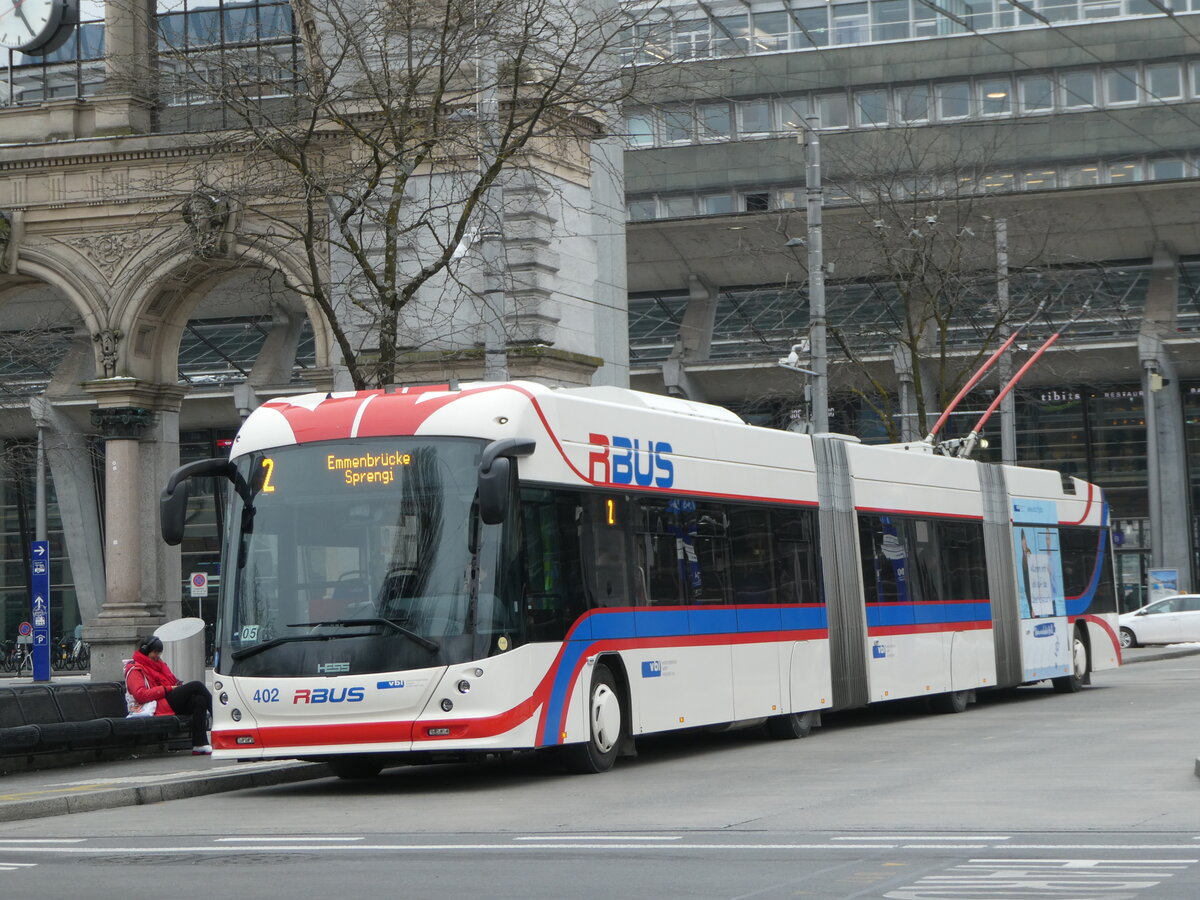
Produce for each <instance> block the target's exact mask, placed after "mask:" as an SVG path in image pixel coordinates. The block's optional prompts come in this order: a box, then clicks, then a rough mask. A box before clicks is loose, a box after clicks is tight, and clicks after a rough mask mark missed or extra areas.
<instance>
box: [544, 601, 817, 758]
mask: <svg viewBox="0 0 1200 900" xmlns="http://www.w3.org/2000/svg"><path fill="white" fill-rule="evenodd" d="M826 627H828V617H827V615H826V611H825V607H824V606H806V607H800V606H779V607H763V608H758V607H729V606H718V607H713V608H712V609H705V608H703V607H695V606H692V607H661V608H658V609H655V608H653V607H646V608H639V609H620V610H613V611H611V612H609V611H604V610H597V611H595V612H593V613H592V614H591V615H589V616H585V617H584V618H583V619H581V620H580V621H579V622H577V623H576V624H575V627H574V628H573V629H572V630H571V633H570V635H568V637H567V640H566V642H565V644H564V646H563V651H562V656H561V657H560V658H559V660H558V667H557V669H556V671H555V673H554V681H553V684H552V685H551V688H550V696H549V698H548V700H547V703H546V705H547V711H546V723H547V726H548V729H549V728H553V729H557V727H558V722H560V721H561V720H562V712H563V707H564V706H565V705H566V702H567V697H568V696H569V694H570V691H571V685H572V676H573V675H574V672H575V668H576V665H577V664H578V663H579V659H580V657H581V656H583V655H584V654H585V653H586V652H587V651H588V650H589V648H591V646H592V645H593V644H594V643H595V642H596V641H600V640H614V639H615V640H620V639H622V638H626V639H628V638H637V637H664V638H669V637H686V636H690V635H714V634H764V635H767V634H770V633H772V632H776V631H779V630H781V629H782V628H786V629H787V630H789V631H804V630H824V629H825V628H826ZM544 739H545V741H546V742H547V743H550V744H557V743H559V742H560V741H561V736H560V735H559V734H557V731H556V730H555V731H549V730H547V733H546V734H545V738H544Z"/></svg>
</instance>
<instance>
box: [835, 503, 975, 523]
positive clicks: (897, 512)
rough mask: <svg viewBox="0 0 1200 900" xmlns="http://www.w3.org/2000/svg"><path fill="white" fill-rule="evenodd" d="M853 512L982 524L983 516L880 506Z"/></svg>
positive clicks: (860, 507)
mask: <svg viewBox="0 0 1200 900" xmlns="http://www.w3.org/2000/svg"><path fill="white" fill-rule="evenodd" d="M854 511H855V512H860V513H872V514H875V515H881V516H931V517H933V518H935V519H966V520H968V521H974V522H982V521H983V516H977V515H974V514H973V513H943V512H932V511H931V510H927V509H885V508H884V507H882V506H856V507H854Z"/></svg>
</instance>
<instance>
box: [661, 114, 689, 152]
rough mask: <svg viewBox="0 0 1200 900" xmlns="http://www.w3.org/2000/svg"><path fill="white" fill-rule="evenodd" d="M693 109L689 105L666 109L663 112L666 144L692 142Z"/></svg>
mask: <svg viewBox="0 0 1200 900" xmlns="http://www.w3.org/2000/svg"><path fill="white" fill-rule="evenodd" d="M692 124H693V121H692V111H691V109H689V108H687V107H675V108H674V109H665V110H663V112H662V139H663V143H665V144H690V143H691V142H692V135H693V130H692Z"/></svg>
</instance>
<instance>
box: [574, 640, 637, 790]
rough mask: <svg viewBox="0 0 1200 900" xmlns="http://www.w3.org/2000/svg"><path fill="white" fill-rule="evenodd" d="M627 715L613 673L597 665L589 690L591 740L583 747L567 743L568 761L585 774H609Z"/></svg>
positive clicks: (589, 734)
mask: <svg viewBox="0 0 1200 900" xmlns="http://www.w3.org/2000/svg"><path fill="white" fill-rule="evenodd" d="M624 726H625V714H624V710H622V708H621V694H620V692H619V691H618V690H617V683H616V679H614V678H613V674H612V671H611V670H610V669H609V668H608V666H606V665H604V664H603V663H597V664H596V667H595V669H594V670H593V671H592V686H591V688H590V689H589V690H588V737H587V740H586V741H584V742H583V743H582V744H568V745H567V747H566V748H565V749H566V751H567V758H568V761H569V762H570V764H571V768H573V769H574V770H575V771H577V772H581V773H583V774H585V775H587V774H592V773H599V772H607V771H608V770H609V769H611V768H612V767H613V763H614V762H615V761H616V759H617V750H618V749H619V748H620V745H621V732H622V729H623V728H624Z"/></svg>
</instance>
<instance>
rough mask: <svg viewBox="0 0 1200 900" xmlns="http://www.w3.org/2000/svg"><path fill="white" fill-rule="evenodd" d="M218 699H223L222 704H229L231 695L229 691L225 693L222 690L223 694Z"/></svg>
mask: <svg viewBox="0 0 1200 900" xmlns="http://www.w3.org/2000/svg"><path fill="white" fill-rule="evenodd" d="M217 699H218V700H220V701H221V705H222V706H228V705H229V695H228V694H227V693H225V692H224V691H221V696H220V697H218V698H217Z"/></svg>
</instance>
